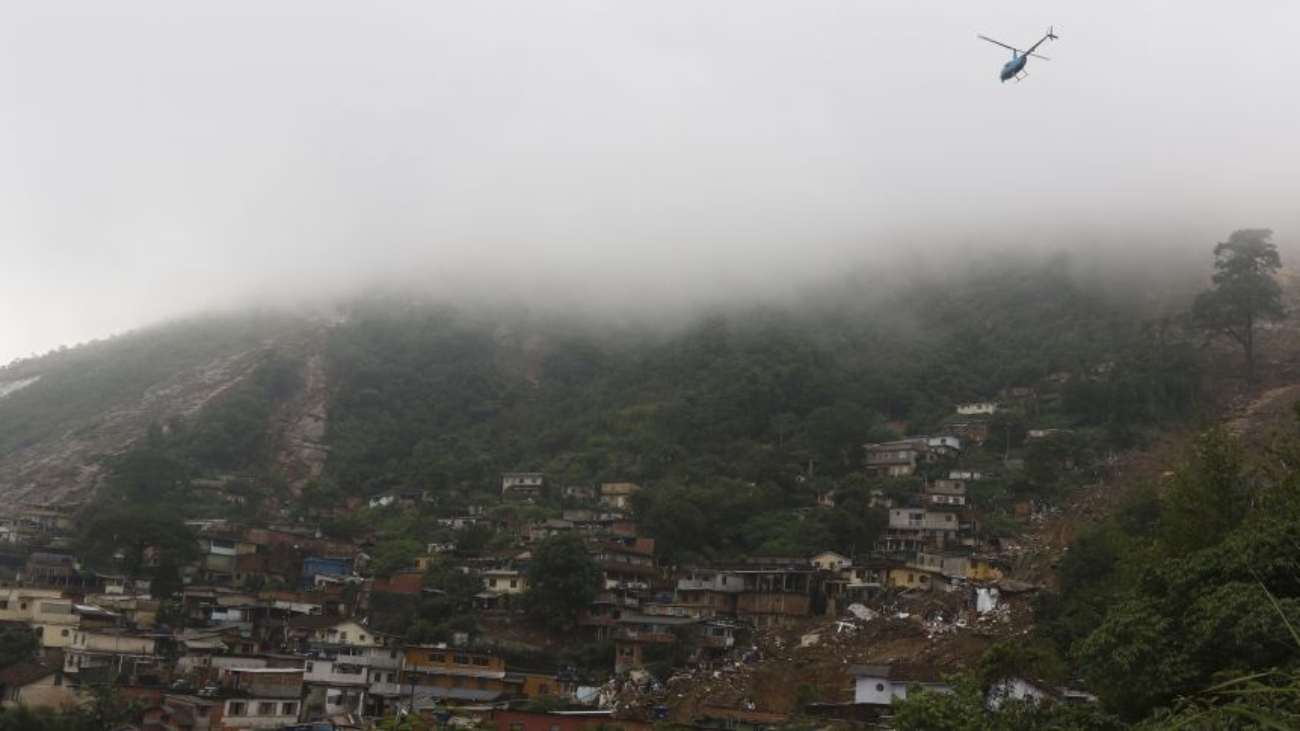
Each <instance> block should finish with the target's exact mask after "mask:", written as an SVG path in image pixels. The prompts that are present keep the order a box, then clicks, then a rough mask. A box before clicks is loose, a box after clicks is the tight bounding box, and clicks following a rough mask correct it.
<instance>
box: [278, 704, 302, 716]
mask: <svg viewBox="0 0 1300 731" xmlns="http://www.w3.org/2000/svg"><path fill="white" fill-rule="evenodd" d="M280 715H281V716H297V715H298V704H297V703H281V704H280Z"/></svg>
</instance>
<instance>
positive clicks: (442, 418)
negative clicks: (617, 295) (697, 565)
mask: <svg viewBox="0 0 1300 731" xmlns="http://www.w3.org/2000/svg"><path fill="white" fill-rule="evenodd" d="M866 296H867V295H865V294H862V293H859V295H858V296H857V298H856V299H855V297H854V294H853V293H852V292H848V293H846V292H838V293H836V294H835V295H834V296H830V295H827V296H826V297H825V298H824V299H821V300H817V301H810V302H805V303H803V304H802V305H800V306H798V307H790V308H787V309H783V310H776V309H772V308H768V309H762V310H750V311H745V312H731V313H717V314H714V315H712V316H709V317H704V318H701V319H700V320H698V321H696V322H695V323H694V324H692V325H690V326H686V327H683V328H682V329H680V330H677V331H672V332H659V333H648V332H640V331H633V330H631V329H625V330H620V331H617V332H613V331H610V330H608V329H606V330H597V329H596V328H583V327H579V326H576V325H573V324H571V323H570V324H565V323H557V322H548V321H544V320H542V319H540V318H537V317H534V316H529V315H525V314H520V313H516V312H512V313H506V314H502V313H495V314H489V313H485V312H482V311H475V312H467V311H458V310H455V309H452V308H448V307H444V306H434V305H422V304H418V303H414V302H411V301H403V302H395V301H391V300H389V301H368V302H365V303H362V304H359V305H357V306H356V307H355V308H354V310H353V313H352V318H351V320H350V321H349V322H348V323H346V324H344V325H341V326H339V327H337V328H335V330H334V331H333V333H332V336H331V339H330V352H329V370H330V373H331V378H332V379H333V384H334V391H333V393H334V398H333V400H332V401H331V403H330V409H329V413H330V422H329V423H330V426H329V442H330V446H331V450H332V451H331V459H330V463H329V465H328V468H327V474H326V476H325V478H324V479H323V480H322V481H321V482H320V483H318V484H316V485H313V486H311V487H310V488H309V490H308V491H307V493H306V494H307V495H308V497H309V498H310V499H311V500H313V501H323V502H339V501H341V500H342V499H343V498H345V497H346V496H348V495H360V496H369V495H374V494H380V493H389V492H405V491H429V492H430V493H432V494H434V495H436V496H438V499H439V501H440V504H441V505H442V507H443V508H444V509H445V508H448V507H454V506H456V505H465V504H470V503H478V504H492V503H493V502H495V500H496V498H497V495H498V491H499V484H500V475H501V474H502V473H503V472H507V471H514V470H536V471H541V472H545V473H546V475H547V479H548V480H549V481H550V482H551V484H552V485H553V486H562V485H571V484H577V485H582V484H585V485H591V484H596V483H600V482H607V481H608V482H614V481H632V482H637V483H639V484H642V485H646V486H649V487H651V488H653V489H650V490H646V491H643V493H641V494H640V496H639V497H638V503H637V506H636V507H637V514H638V517H639V518H640V519H641V521H642V524H643V528H644V529H645V530H646V531H647V532H648V533H649V534H650V535H653V536H655V537H656V538H658V539H659V541H660V543H659V546H660V551H661V552H662V553H663V554H664V555H665V556H667V557H668V558H669V559H670V560H676V559H687V558H692V557H726V556H736V555H745V554H749V555H752V554H756V553H765V554H801V553H808V552H810V551H813V550H822V549H826V548H834V549H837V550H840V551H850V550H852V549H853V548H855V547H856V548H858V549H862V548H865V547H866V546H867V545H869V544H870V541H871V538H872V536H873V535H874V534H875V533H876V531H878V530H879V527H880V516H879V515H878V513H876V512H875V511H869V510H867V509H866V507H865V506H866V500H865V498H866V497H867V495H868V493H869V491H870V490H871V489H882V488H883V489H886V490H888V489H889V488H890V485H889V484H888V483H887V482H884V483H882V482H881V481H878V480H877V481H872V480H868V479H867V478H866V477H865V476H864V475H863V474H862V461H863V452H862V445H863V444H864V443H865V442H869V441H876V440H884V439H889V438H893V437H894V436H895V433H894V432H892V431H890V430H889V429H887V428H886V425H887V423H889V422H898V421H905V422H906V423H907V431H908V432H909V433H927V432H933V431H936V430H939V429H940V428H941V427H942V425H943V423H944V421H945V420H946V419H949V418H951V417H952V416H953V415H954V413H953V407H954V405H955V404H957V403H960V402H964V401H972V400H982V399H989V398H995V397H997V396H998V394H999V393H1000V392H1002V391H1003V390H1004V389H1007V388H1011V387H1016V386H1027V387H1029V386H1032V387H1036V388H1037V389H1038V392H1039V393H1040V394H1041V398H1037V399H1034V400H1032V401H1027V402H1023V403H1019V404H1015V405H1009V406H1011V407H1010V408H1008V409H1006V410H1005V411H1004V412H1003V413H1001V414H999V415H997V416H996V417H995V418H994V419H993V422H992V424H991V427H992V430H993V432H994V434H995V436H996V438H995V439H991V440H990V442H991V443H990V444H988V445H986V446H985V448H984V449H983V450H972V451H970V452H969V453H968V455H967V456H966V457H965V458H964V459H966V460H967V462H970V461H972V460H973V461H976V462H978V461H980V460H983V461H985V462H987V463H989V464H996V465H998V466H999V467H1000V466H1001V462H1002V460H1003V458H1005V457H1018V458H1022V459H1023V460H1024V462H1025V469H1024V470H1012V471H1006V470H1001V469H999V470H997V471H998V472H999V473H1003V474H1000V475H999V479H995V480H992V481H989V482H988V483H985V484H984V485H982V487H981V489H982V490H983V491H984V494H983V495H981V496H980V497H982V498H985V499H986V502H987V501H989V500H1010V499H1013V498H1016V497H1026V496H1038V497H1043V498H1050V497H1051V496H1052V495H1053V494H1054V491H1055V490H1057V489H1058V488H1060V487H1063V486H1065V485H1068V484H1077V483H1078V482H1080V481H1084V480H1087V479H1095V470H1096V469H1099V465H1100V464H1101V463H1102V462H1103V460H1104V459H1105V456H1106V455H1107V454H1108V453H1109V452H1110V451H1112V450H1115V449H1118V448H1124V447H1128V446H1132V445H1134V444H1135V443H1137V442H1139V441H1140V440H1141V439H1142V438H1143V436H1144V434H1146V433H1147V432H1148V431H1149V430H1150V429H1152V428H1155V427H1158V426H1159V425H1161V424H1163V423H1168V422H1169V421H1172V420H1177V419H1181V418H1184V417H1186V416H1187V415H1189V414H1190V413H1193V412H1195V411H1196V410H1197V409H1198V408H1199V407H1200V405H1201V392H1200V386H1199V384H1200V371H1199V366H1198V362H1197V357H1196V351H1195V349H1194V348H1193V347H1192V346H1191V345H1190V344H1189V343H1188V341H1187V339H1186V337H1185V335H1184V333H1183V329H1182V328H1181V326H1180V325H1179V324H1178V323H1177V322H1173V321H1167V320H1166V321H1156V322H1150V323H1144V322H1143V321H1142V320H1141V319H1140V318H1138V317H1135V306H1134V304H1133V302H1132V301H1131V300H1126V299H1124V298H1120V297H1115V296H1113V295H1105V296H1103V295H1100V294H1095V293H1092V292H1090V291H1089V290H1088V289H1087V288H1086V287H1083V286H1081V285H1079V284H1077V283H1075V282H1074V281H1072V280H1071V279H1070V278H1069V277H1068V276H1066V274H1065V273H1064V272H1063V271H1061V270H1060V269H1059V268H1058V267H1055V266H1053V265H1022V266H1016V267H1000V268H996V269H988V270H985V271H983V272H977V273H969V274H968V275H967V276H966V277H965V278H964V279H963V280H961V281H955V280H934V281H931V282H925V283H921V284H918V285H917V286H916V287H915V288H909V289H906V290H903V291H899V292H897V293H895V294H892V295H889V296H882V295H872V296H871V298H870V301H867V300H866V299H864V298H865V297H866ZM1060 372H1066V373H1068V374H1070V378H1069V380H1068V381H1066V382H1064V383H1058V382H1052V381H1049V380H1048V376H1049V375H1050V374H1054V373H1060ZM1029 427H1038V428H1056V429H1063V430H1068V431H1062V432H1061V433H1059V434H1056V435H1054V436H1053V437H1052V438H1050V439H1047V440H1044V441H1042V442H1041V443H1037V444H1034V445H1029V444H1027V443H1026V440H1025V435H1026V431H1027V428H1029ZM1065 464H1068V465H1070V468H1069V469H1063V468H1062V465H1065ZM949 466H953V465H952V464H944V465H936V469H938V468H939V467H949ZM827 492H838V493H840V494H841V495H843V496H845V497H846V499H844V500H842V501H840V503H839V505H837V507H836V508H835V509H833V510H830V511H817V512H816V513H815V514H811V515H803V517H800V518H798V519H795V520H792V519H791V515H792V511H793V514H796V515H802V513H800V511H801V510H806V509H808V508H811V507H812V505H813V504H814V501H815V497H816V496H817V495H818V494H819V493H827ZM546 504H548V505H552V506H556V507H558V506H559V505H560V502H559V500H558V499H557V498H554V496H553V497H552V499H550V500H549V501H548V502H546ZM704 526H708V527H709V529H708V530H704V529H703V527H704Z"/></svg>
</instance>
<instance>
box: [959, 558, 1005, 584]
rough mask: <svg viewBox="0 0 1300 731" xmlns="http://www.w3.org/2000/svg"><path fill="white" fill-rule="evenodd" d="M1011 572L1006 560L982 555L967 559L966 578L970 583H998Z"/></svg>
mask: <svg viewBox="0 0 1300 731" xmlns="http://www.w3.org/2000/svg"><path fill="white" fill-rule="evenodd" d="M1009 570H1010V566H1009V565H1008V564H1007V562H1006V560H1005V559H1001V558H995V557H993V556H980V555H970V556H967V557H966V578H967V579H968V580H970V581H998V580H1000V579H1002V578H1003V577H1005V576H1006V573H1007V572H1008V571H1009Z"/></svg>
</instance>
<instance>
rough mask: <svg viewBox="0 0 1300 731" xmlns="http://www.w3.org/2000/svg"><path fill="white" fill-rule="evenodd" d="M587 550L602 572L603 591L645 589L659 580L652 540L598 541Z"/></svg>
mask: <svg viewBox="0 0 1300 731" xmlns="http://www.w3.org/2000/svg"><path fill="white" fill-rule="evenodd" d="M589 550H590V551H591V556H592V558H593V559H594V560H595V561H596V564H597V565H598V566H600V569H601V571H603V572H605V588H606V589H615V588H620V587H622V588H631V589H641V590H645V589H649V588H650V586H651V584H652V583H654V581H655V580H656V579H657V578H658V577H659V569H658V568H656V566H655V556H654V540H653V539H650V538H626V539H621V540H612V541H598V542H593V543H592V544H591V545H590V547H589Z"/></svg>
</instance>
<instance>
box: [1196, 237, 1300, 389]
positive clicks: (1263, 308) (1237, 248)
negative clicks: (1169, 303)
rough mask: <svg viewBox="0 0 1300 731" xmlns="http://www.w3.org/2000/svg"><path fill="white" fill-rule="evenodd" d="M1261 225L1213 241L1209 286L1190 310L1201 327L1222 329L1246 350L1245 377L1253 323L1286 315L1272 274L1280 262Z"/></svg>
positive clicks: (1250, 373)
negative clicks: (1211, 285)
mask: <svg viewBox="0 0 1300 731" xmlns="http://www.w3.org/2000/svg"><path fill="white" fill-rule="evenodd" d="M1272 238H1273V232H1272V231H1270V230H1269V229H1266V228H1257V229H1242V230H1240V231H1234V232H1232V236H1230V237H1228V240H1227V241H1225V242H1223V243H1220V244H1219V245H1217V246H1215V247H1214V276H1213V278H1212V282H1213V287H1211V288H1210V289H1208V290H1206V291H1205V292H1202V293H1201V294H1200V295H1199V296H1197V298H1196V301H1195V303H1193V305H1192V316H1193V317H1194V318H1195V319H1196V321H1197V322H1198V323H1199V324H1200V325H1201V326H1202V327H1204V328H1206V329H1208V330H1211V331H1213V332H1216V333H1221V334H1223V335H1227V336H1228V337H1230V338H1232V339H1233V340H1235V341H1237V343H1238V344H1240V345H1241V348H1242V350H1243V351H1244V353H1245V356H1246V377H1247V378H1248V379H1252V380H1253V379H1254V377H1255V327H1256V325H1258V324H1259V322H1260V321H1262V320H1272V319H1279V318H1282V317H1284V316H1285V315H1286V311H1285V309H1284V308H1283V306H1282V289H1281V287H1280V286H1279V285H1278V283H1277V280H1276V279H1275V278H1274V275H1275V274H1276V272H1277V270H1278V269H1279V268H1280V267H1281V266H1282V260H1281V258H1280V257H1279V256H1278V253H1277V247H1276V246H1274V245H1273V243H1272V241H1271V240H1270V239H1272Z"/></svg>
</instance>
